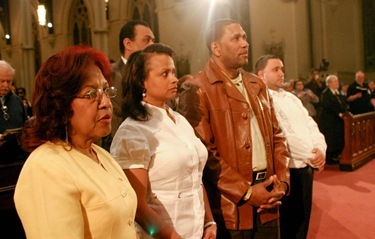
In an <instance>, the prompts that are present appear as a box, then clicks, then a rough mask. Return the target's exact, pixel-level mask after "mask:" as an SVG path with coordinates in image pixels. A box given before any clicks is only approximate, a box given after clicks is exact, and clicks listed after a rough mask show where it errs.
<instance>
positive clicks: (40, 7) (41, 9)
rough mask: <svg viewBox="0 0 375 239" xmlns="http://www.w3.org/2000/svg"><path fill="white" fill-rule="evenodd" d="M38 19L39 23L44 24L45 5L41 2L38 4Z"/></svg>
mask: <svg viewBox="0 0 375 239" xmlns="http://www.w3.org/2000/svg"><path fill="white" fill-rule="evenodd" d="M37 12H38V21H39V25H41V26H45V25H46V22H47V21H46V15H47V10H46V7H45V6H44V5H42V4H40V5H38V10H37Z"/></svg>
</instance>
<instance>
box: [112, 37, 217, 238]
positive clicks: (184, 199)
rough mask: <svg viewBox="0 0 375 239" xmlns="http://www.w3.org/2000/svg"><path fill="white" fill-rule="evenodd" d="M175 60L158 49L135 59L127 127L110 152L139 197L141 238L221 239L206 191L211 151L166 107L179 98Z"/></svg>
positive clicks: (128, 80) (129, 72)
mask: <svg viewBox="0 0 375 239" xmlns="http://www.w3.org/2000/svg"><path fill="white" fill-rule="evenodd" d="M173 56H174V51H173V50H172V49H171V48H170V47H168V46H165V45H163V44H159V43H158V44H153V45H150V46H148V47H146V48H145V49H144V50H143V51H138V52H135V53H133V54H132V55H131V56H130V58H129V60H128V62H127V64H126V73H125V78H124V80H125V82H124V84H123V86H124V88H123V92H124V99H123V106H122V109H123V115H124V117H125V121H124V122H123V123H122V124H121V125H120V127H119V129H118V130H117V132H116V134H115V137H114V138H113V141H112V145H111V149H110V152H111V154H112V155H113V156H114V157H115V159H116V160H117V161H118V162H119V163H120V165H121V166H122V168H123V169H124V171H125V173H126V175H127V176H128V178H129V181H130V183H131V184H132V186H133V187H134V189H135V191H136V192H137V198H138V208H137V214H136V221H137V223H138V224H139V225H140V226H141V227H142V228H139V230H140V231H139V234H140V237H141V238H150V237H149V236H151V237H155V238H203V235H205V237H204V238H216V223H215V222H214V221H213V216H212V214H211V210H210V205H209V202H208V200H207V197H206V193H205V189H204V187H203V185H202V174H203V168H204V166H205V164H206V161H207V150H206V148H205V146H204V145H203V144H202V142H201V141H200V140H199V139H198V138H197V137H196V136H195V134H194V130H193V128H192V127H191V126H190V124H189V123H188V121H187V120H186V119H185V118H184V117H182V116H181V115H180V114H178V113H177V112H175V111H173V110H172V109H171V108H170V107H169V106H167V104H166V101H167V100H169V99H172V98H174V97H175V96H176V94H177V81H178V80H177V78H176V76H175V71H176V69H175V65H174V62H173V59H172V57H173ZM142 229H143V230H142Z"/></svg>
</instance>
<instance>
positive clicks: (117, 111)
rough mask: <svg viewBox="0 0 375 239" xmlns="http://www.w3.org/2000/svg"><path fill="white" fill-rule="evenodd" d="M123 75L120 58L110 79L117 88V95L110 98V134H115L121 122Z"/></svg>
mask: <svg viewBox="0 0 375 239" xmlns="http://www.w3.org/2000/svg"><path fill="white" fill-rule="evenodd" d="M124 75H125V64H124V62H123V61H122V59H121V58H120V60H119V61H118V62H117V63H116V64H115V65H114V66H113V68H112V81H113V86H114V87H116V88H117V95H116V97H115V98H113V99H112V100H111V102H112V105H113V118H112V129H111V136H112V138H113V136H115V133H116V131H117V129H118V127H119V126H120V124H121V123H122V121H123V120H122V110H121V108H122V107H121V105H122V78H123V76H124Z"/></svg>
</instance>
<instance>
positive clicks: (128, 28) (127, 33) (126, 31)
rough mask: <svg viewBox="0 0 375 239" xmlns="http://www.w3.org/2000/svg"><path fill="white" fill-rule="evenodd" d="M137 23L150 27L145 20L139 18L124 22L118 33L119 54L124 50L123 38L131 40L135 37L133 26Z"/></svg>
mask: <svg viewBox="0 0 375 239" xmlns="http://www.w3.org/2000/svg"><path fill="white" fill-rule="evenodd" d="M138 25H142V26H145V27H148V28H150V26H149V24H148V23H147V22H145V21H141V20H134V21H129V22H127V23H125V25H124V26H122V28H121V30H120V34H119V48H120V53H121V55H122V54H123V53H124V50H125V46H124V44H123V41H124V39H125V38H128V39H130V40H132V41H133V40H134V37H135V27H136V26H138Z"/></svg>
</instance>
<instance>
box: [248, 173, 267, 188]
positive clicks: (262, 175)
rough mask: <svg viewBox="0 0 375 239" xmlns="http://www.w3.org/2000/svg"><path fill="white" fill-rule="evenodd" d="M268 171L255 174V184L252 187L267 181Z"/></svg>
mask: <svg viewBox="0 0 375 239" xmlns="http://www.w3.org/2000/svg"><path fill="white" fill-rule="evenodd" d="M266 176H267V170H266V169H264V170H261V171H256V172H253V183H252V184H251V185H254V184H257V183H261V182H264V181H265V180H266Z"/></svg>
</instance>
